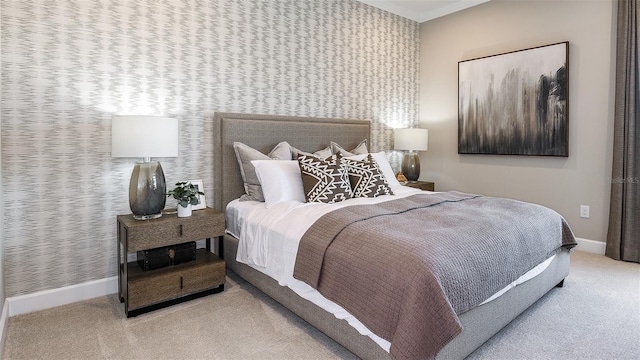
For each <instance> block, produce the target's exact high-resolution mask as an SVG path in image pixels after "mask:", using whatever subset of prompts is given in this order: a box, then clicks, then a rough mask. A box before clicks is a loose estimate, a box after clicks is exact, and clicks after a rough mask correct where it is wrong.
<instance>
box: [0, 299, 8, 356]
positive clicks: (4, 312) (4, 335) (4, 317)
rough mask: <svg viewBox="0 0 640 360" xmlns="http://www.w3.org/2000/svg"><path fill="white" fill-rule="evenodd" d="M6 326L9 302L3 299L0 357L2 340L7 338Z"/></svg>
mask: <svg viewBox="0 0 640 360" xmlns="http://www.w3.org/2000/svg"><path fill="white" fill-rule="evenodd" d="M7 326H9V302H8V301H7V299H5V300H4V306H2V315H1V316H0V358H2V352H4V342H5V340H6V339H7Z"/></svg>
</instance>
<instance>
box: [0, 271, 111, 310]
mask: <svg viewBox="0 0 640 360" xmlns="http://www.w3.org/2000/svg"><path fill="white" fill-rule="evenodd" d="M117 292H118V277H117V276H113V277H109V278H106V279H100V280H94V281H89V282H85V283H82V284H76V285H71V286H65V287H62V288H58V289H51V290H44V291H39V292H36V293H33V294H28V295H20V296H13V297H10V298H7V299H6V300H5V303H4V304H5V308H7V307H8V309H9V311H8V316H15V315H20V314H26V313H30V312H33V311H38V310H44V309H48V308H52V307H56V306H61V305H66V304H71V303H74V302H77V301H83V300H88V299H92V298H95V297H99V296H105V295H110V294H115V293H117ZM7 304H8V306H7ZM2 314H3V318H4V310H3V313H2Z"/></svg>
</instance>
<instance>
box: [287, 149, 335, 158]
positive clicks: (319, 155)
mask: <svg viewBox="0 0 640 360" xmlns="http://www.w3.org/2000/svg"><path fill="white" fill-rule="evenodd" d="M291 155H293V158H294V159H297V158H298V155H312V156H315V157H317V158H320V159H326V158H328V157H329V156H331V155H333V153H332V152H331V148H330V147H328V146H327V147H326V148H324V149H322V150H318V151H316V152H314V153H308V152H306V151H302V150H298V149H296V148H294V147H293V146H292V147H291Z"/></svg>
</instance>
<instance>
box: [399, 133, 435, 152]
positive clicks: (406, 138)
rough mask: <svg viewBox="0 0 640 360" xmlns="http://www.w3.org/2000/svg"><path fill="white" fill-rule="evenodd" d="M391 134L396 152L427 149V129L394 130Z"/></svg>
mask: <svg viewBox="0 0 640 360" xmlns="http://www.w3.org/2000/svg"><path fill="white" fill-rule="evenodd" d="M393 132H394V135H395V138H394V143H395V149H396V150H412V151H426V150H427V148H428V147H429V130H427V129H418V128H413V129H395V130H394V131H393Z"/></svg>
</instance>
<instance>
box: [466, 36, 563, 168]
mask: <svg viewBox="0 0 640 360" xmlns="http://www.w3.org/2000/svg"><path fill="white" fill-rule="evenodd" d="M458 153H459V154H499V155H543V156H564V157H566V156H569V42H568V41H565V42H561V43H557V44H551V45H545V46H539V47H535V48H529V49H525V50H518V51H513V52H509V53H504V54H499V55H492V56H486V57H482V58H477V59H472V60H465V61H460V62H458Z"/></svg>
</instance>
